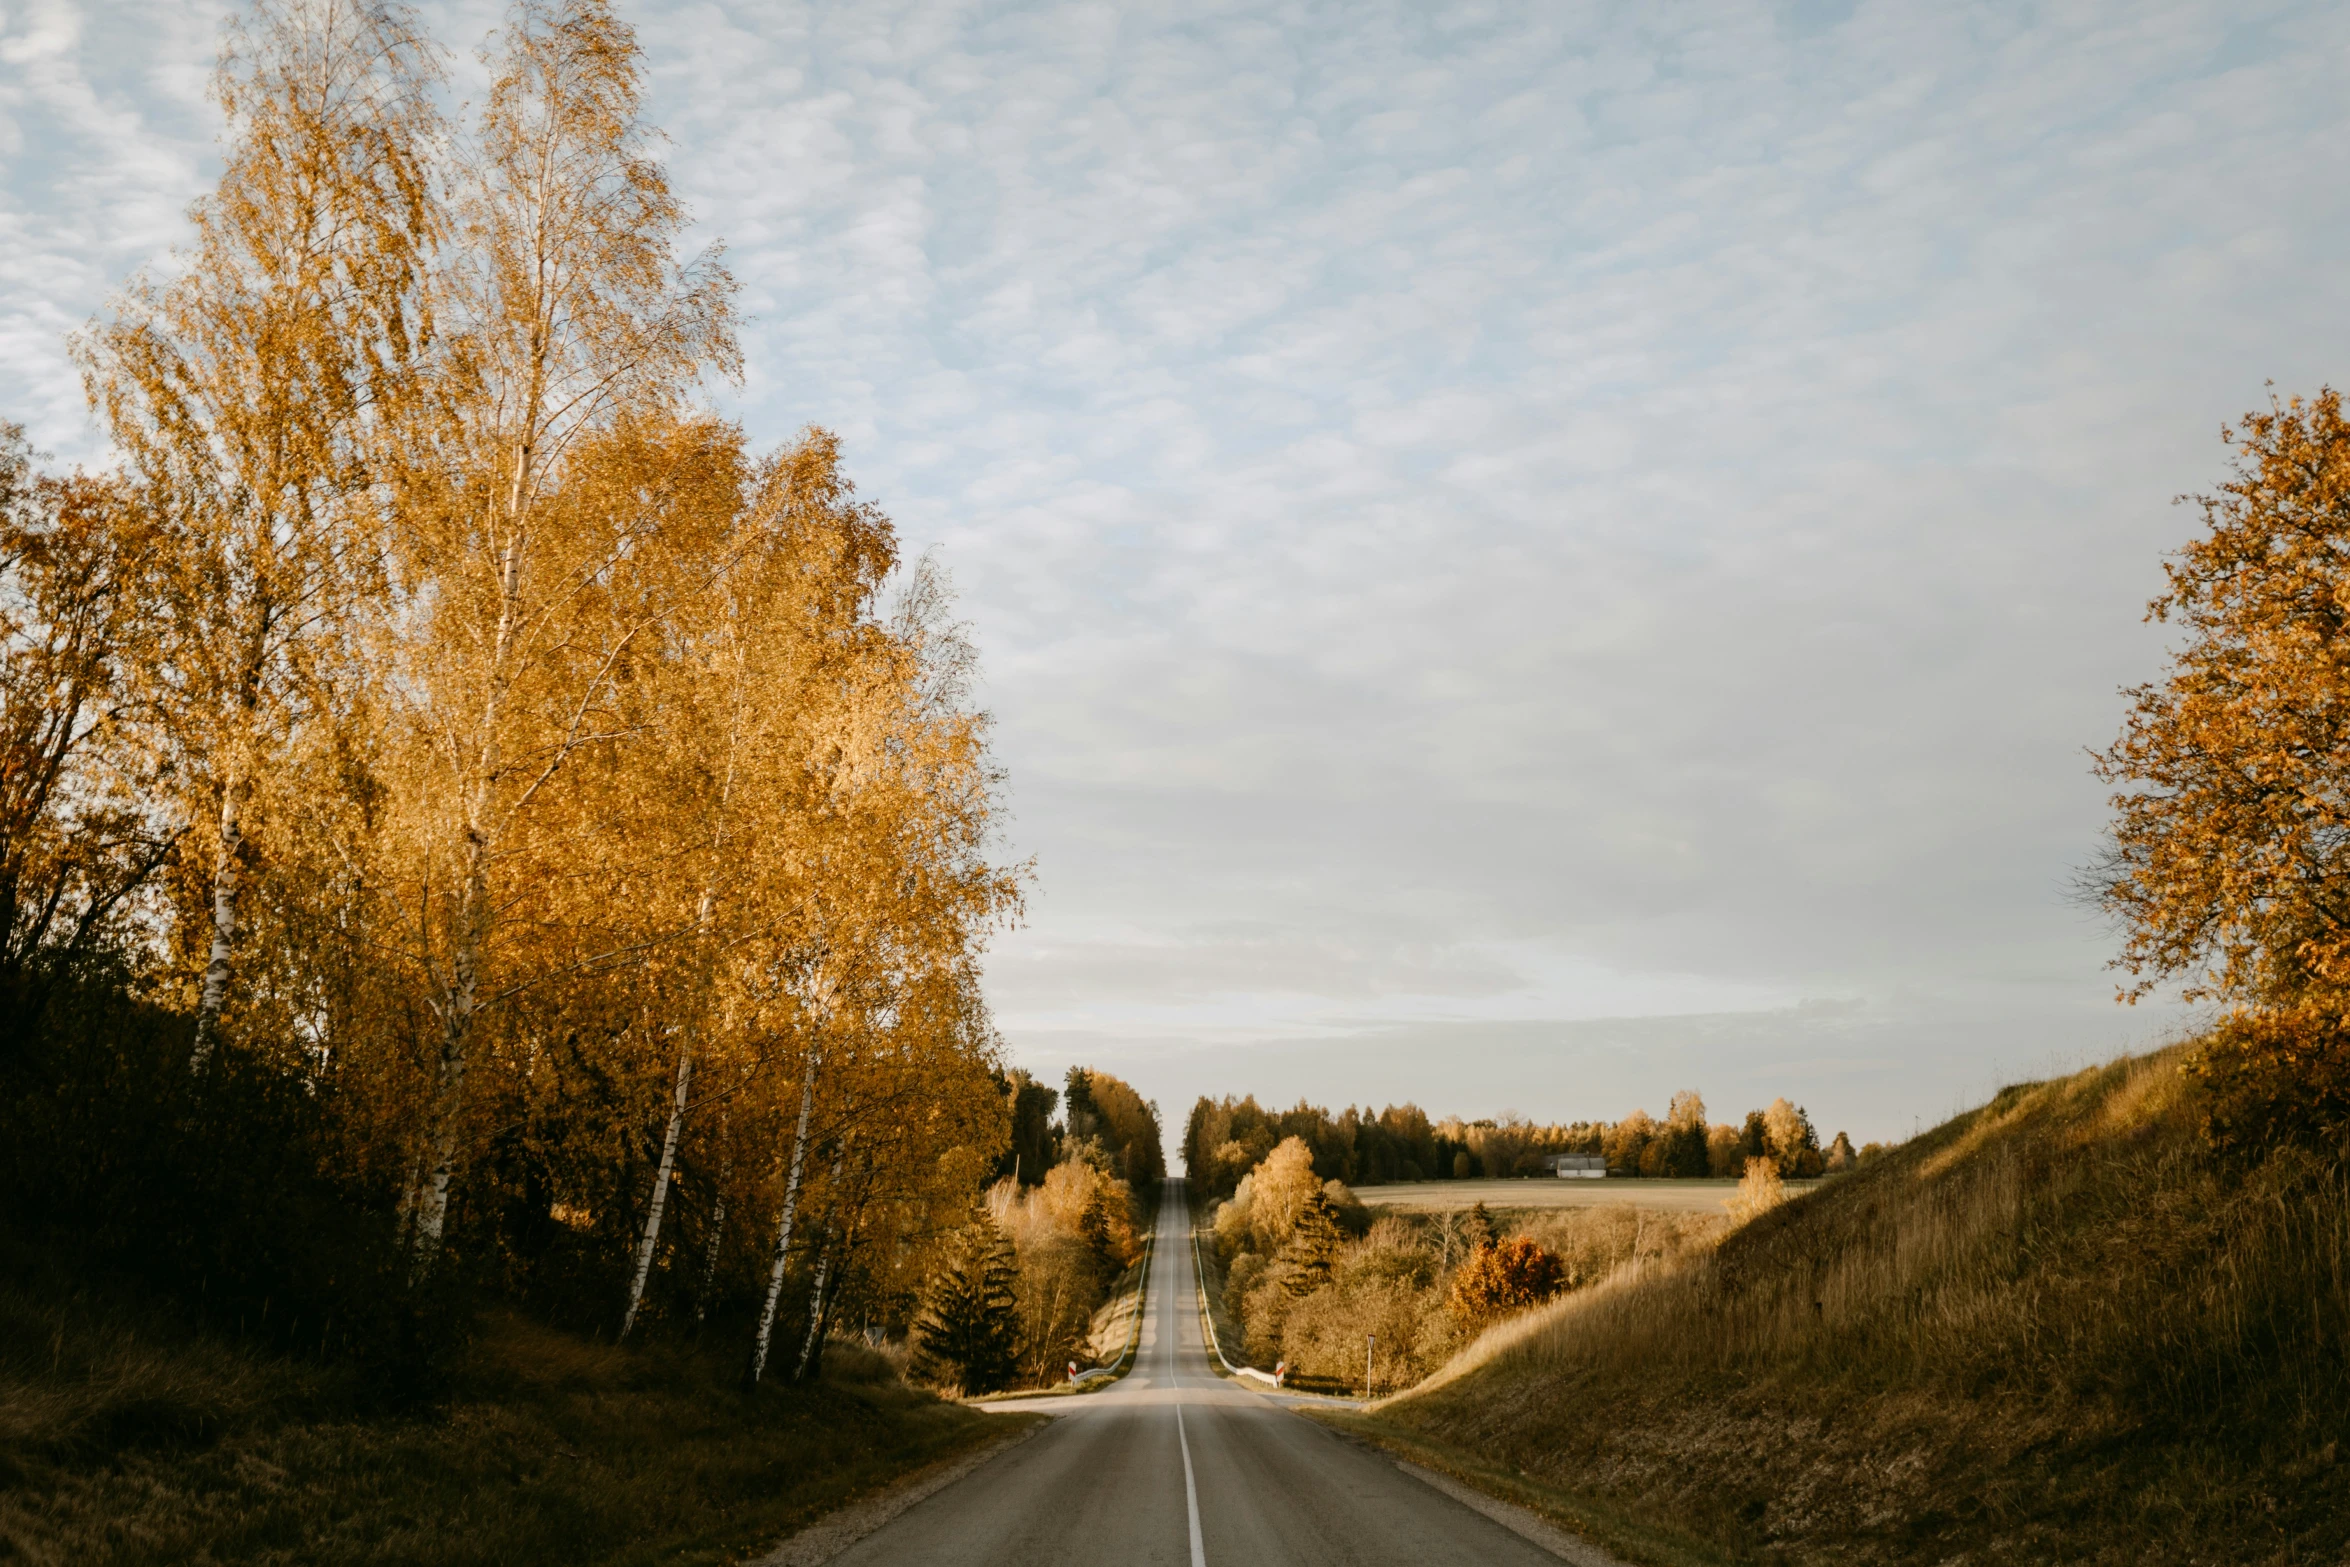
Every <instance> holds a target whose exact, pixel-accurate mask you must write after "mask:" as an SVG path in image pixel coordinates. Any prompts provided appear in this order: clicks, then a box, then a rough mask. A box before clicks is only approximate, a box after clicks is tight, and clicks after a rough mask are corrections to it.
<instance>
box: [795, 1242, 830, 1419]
mask: <svg viewBox="0 0 2350 1567" xmlns="http://www.w3.org/2000/svg"><path fill="white" fill-rule="evenodd" d="M831 1271H832V1225H831V1224H830V1223H829V1222H827V1223H826V1224H825V1226H824V1244H823V1247H822V1249H821V1250H819V1251H818V1252H817V1253H816V1287H815V1288H814V1289H812V1290H810V1291H809V1292H808V1336H807V1337H806V1338H805V1339H803V1340H801V1342H800V1363H799V1364H798V1365H797V1366H795V1367H793V1368H792V1374H791V1379H792V1380H793V1381H794V1382H801V1381H805V1380H806V1379H807V1376H808V1362H809V1361H810V1360H813V1359H814V1358H815V1356H816V1335H817V1333H818V1332H820V1331H821V1330H822V1329H823V1327H824V1278H825V1275H826V1274H828V1273H829V1272H831Z"/></svg>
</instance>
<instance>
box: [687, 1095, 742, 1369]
mask: <svg viewBox="0 0 2350 1567" xmlns="http://www.w3.org/2000/svg"><path fill="white" fill-rule="evenodd" d="M726 1125H727V1116H726V1112H725V1111H724V1110H721V1111H720V1112H719V1114H718V1143H719V1154H718V1202H717V1205H716V1206H715V1207H714V1208H713V1209H712V1210H711V1213H710V1244H709V1245H708V1246H707V1247H705V1248H704V1249H703V1251H702V1286H701V1288H700V1289H698V1290H696V1291H695V1292H694V1325H695V1326H696V1327H699V1326H701V1324H702V1321H703V1319H704V1318H705V1317H707V1316H708V1315H709V1311H710V1283H711V1281H712V1280H713V1279H715V1278H717V1277H718V1241H719V1238H720V1237H721V1236H723V1235H724V1234H725V1233H726V1182H727V1179H728V1178H729V1177H730V1176H732V1175H733V1174H734V1144H733V1142H732V1141H730V1140H729V1139H728V1137H727V1135H726Z"/></svg>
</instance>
